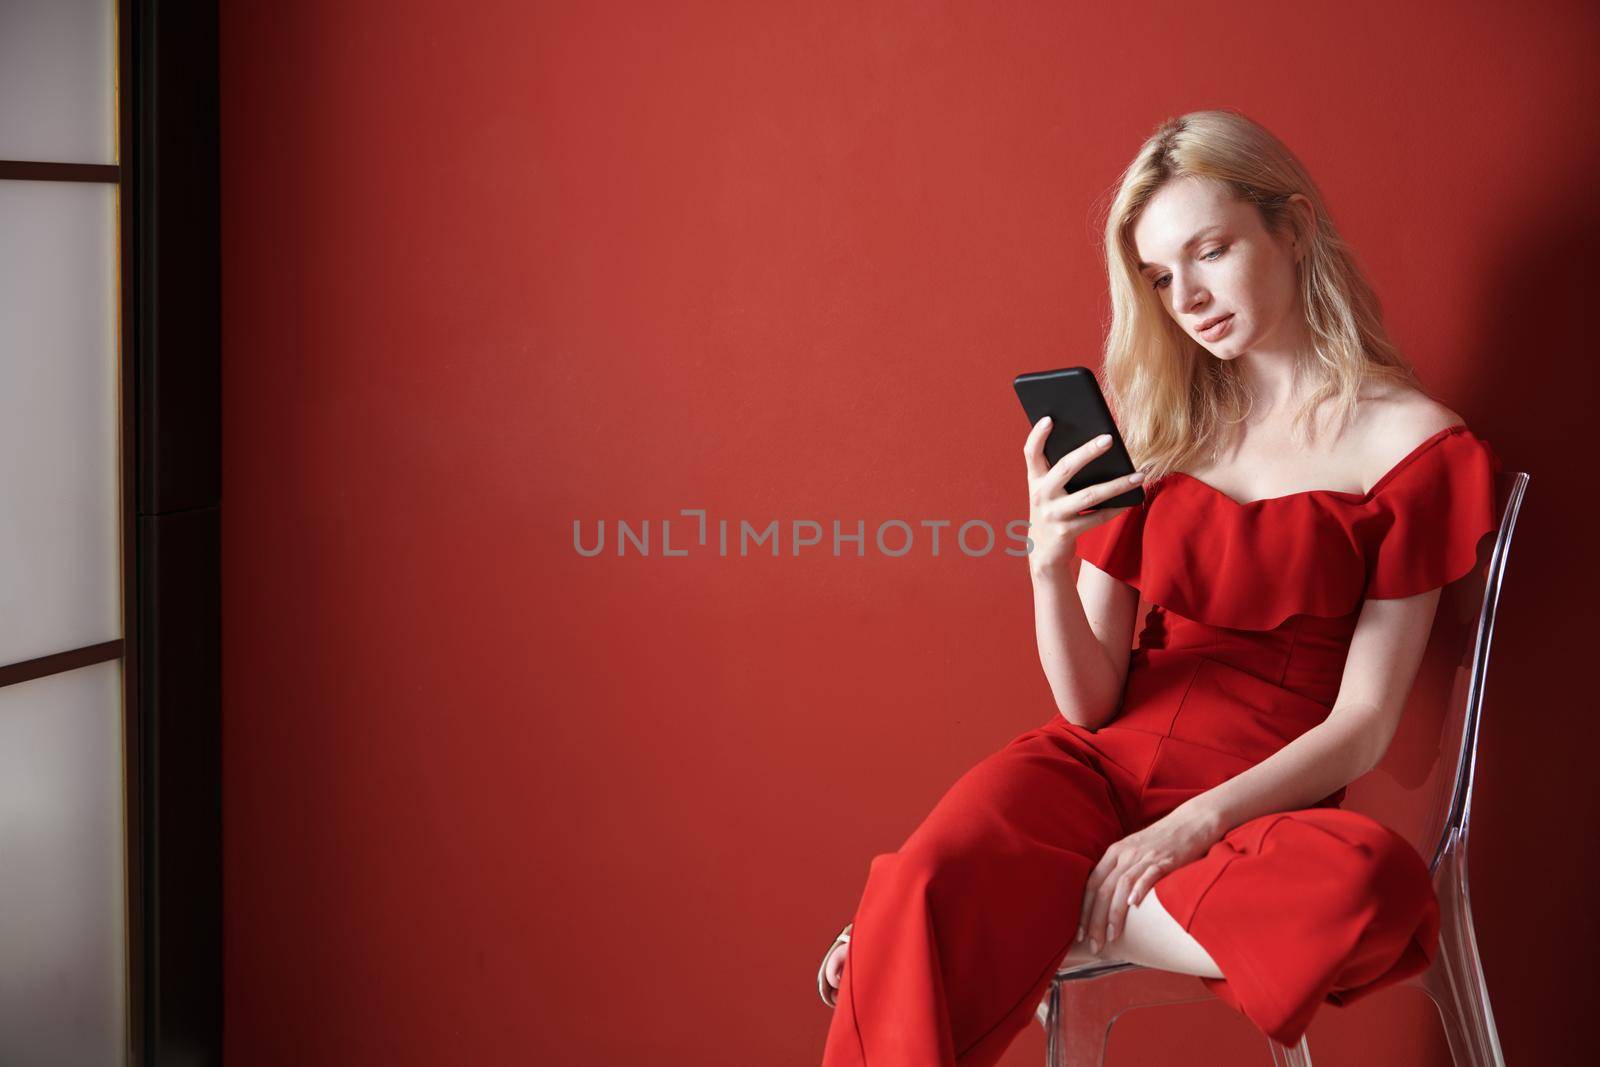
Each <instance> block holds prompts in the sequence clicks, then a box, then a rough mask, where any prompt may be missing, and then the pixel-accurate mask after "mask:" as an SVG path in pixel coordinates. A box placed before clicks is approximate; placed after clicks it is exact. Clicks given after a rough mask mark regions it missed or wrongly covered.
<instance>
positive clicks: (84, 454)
mask: <svg viewBox="0 0 1600 1067" xmlns="http://www.w3.org/2000/svg"><path fill="white" fill-rule="evenodd" d="M5 2H6V0H0V5H3V4H4V3H5ZM115 226H116V190H115V188H114V187H112V186H106V185H96V184H91V183H86V182H18V181H0V663H15V662H18V661H20V660H25V659H33V658H34V657H36V656H43V655H47V654H49V653H51V652H60V651H62V650H64V649H69V648H80V647H82V646H84V645H92V644H98V643H99V642H101V641H109V640H113V639H115V638H118V637H121V636H122V626H121V619H120V611H121V579H120V577H119V570H120V568H119V557H118V551H119V537H118V535H119V533H120V530H119V522H118V514H119V506H118V501H117V490H118V485H119V481H120V479H119V470H118V466H117V464H118V452H119V441H118V430H117V417H118V416H117V397H118V392H119V390H118V387H117V352H116V323H117V317H116V233H115Z"/></svg>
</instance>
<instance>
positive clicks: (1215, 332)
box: [1200, 313, 1233, 341]
mask: <svg viewBox="0 0 1600 1067" xmlns="http://www.w3.org/2000/svg"><path fill="white" fill-rule="evenodd" d="M1232 322H1233V315H1232V314H1231V313H1230V314H1229V315H1228V316H1227V317H1226V318H1224V319H1223V320H1222V321H1221V322H1218V323H1216V324H1215V325H1213V326H1211V327H1209V328H1207V329H1204V330H1201V331H1200V336H1201V337H1204V338H1205V339H1206V340H1207V341H1215V340H1216V339H1217V338H1219V337H1221V336H1222V335H1223V334H1225V333H1227V332H1228V326H1229V325H1230V324H1232Z"/></svg>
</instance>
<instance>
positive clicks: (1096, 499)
mask: <svg viewBox="0 0 1600 1067" xmlns="http://www.w3.org/2000/svg"><path fill="white" fill-rule="evenodd" d="M1050 426H1051V419H1050V416H1048V415H1046V416H1045V417H1044V418H1042V419H1040V420H1039V421H1038V422H1036V423H1034V424H1033V429H1032V431H1030V432H1029V434H1028V441H1027V443H1026V444H1025V445H1023V448H1022V453H1023V456H1024V458H1026V460H1027V462H1028V537H1029V539H1030V540H1031V541H1032V542H1033V548H1032V550H1031V551H1030V552H1029V553H1028V566H1029V567H1030V568H1032V569H1033V570H1034V571H1035V572H1040V571H1053V570H1056V569H1058V568H1060V567H1061V566H1062V565H1063V564H1065V563H1066V562H1067V561H1068V560H1070V559H1071V558H1072V554H1073V550H1074V549H1075V548H1076V547H1077V544H1078V537H1079V535H1081V534H1083V533H1084V532H1086V531H1088V530H1092V529H1094V528H1095V527H1096V526H1099V525H1100V524H1101V523H1105V522H1110V521H1111V520H1112V519H1114V518H1116V517H1117V516H1118V515H1121V514H1122V513H1123V512H1124V511H1127V510H1128V509H1127V508H1126V507H1120V508H1101V509H1100V510H1098V511H1091V512H1089V513H1088V514H1087V515H1079V514H1078V512H1080V511H1082V510H1083V509H1084V508H1088V507H1092V506H1094V505H1095V504H1098V503H1100V502H1101V501H1103V500H1110V499H1111V498H1112V497H1115V496H1121V495H1122V494H1123V493H1126V492H1127V491H1128V490H1129V489H1132V488H1133V487H1134V486H1136V485H1138V484H1139V483H1140V482H1141V481H1143V480H1144V472H1143V471H1134V472H1133V473H1132V474H1127V475H1123V476H1122V477H1120V478H1113V479H1111V480H1110V481H1108V482H1097V483H1095V484H1094V485H1089V486H1085V487H1084V488H1082V489H1079V490H1078V491H1077V492H1075V493H1069V492H1067V482H1068V480H1069V479H1071V478H1072V476H1073V475H1075V474H1077V473H1078V471H1080V470H1082V469H1083V468H1084V467H1085V466H1087V465H1088V464H1089V461H1090V460H1092V459H1094V458H1095V457H1096V456H1098V455H1100V454H1101V453H1102V452H1104V451H1105V450H1106V449H1108V448H1110V447H1111V435H1110V434H1102V435H1101V436H1100V437H1097V438H1094V439H1092V440H1090V441H1088V442H1086V443H1084V444H1082V445H1079V446H1078V447H1077V448H1075V449H1073V450H1072V451H1071V452H1068V453H1067V454H1066V455H1064V456H1062V457H1061V459H1060V460H1058V461H1057V462H1056V464H1055V466H1050V465H1049V464H1048V463H1047V461H1046V460H1045V458H1044V442H1045V438H1047V437H1049V436H1050Z"/></svg>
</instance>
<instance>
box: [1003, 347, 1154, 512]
mask: <svg viewBox="0 0 1600 1067" xmlns="http://www.w3.org/2000/svg"><path fill="white" fill-rule="evenodd" d="M1011 385H1012V387H1013V388H1014V389H1016V391H1017V399H1018V400H1020V401H1022V410H1023V411H1025V412H1027V413H1028V425H1029V426H1033V425H1035V424H1036V423H1038V421H1039V420H1040V419H1042V418H1044V417H1045V416H1046V415H1048V416H1050V419H1051V422H1052V425H1051V427H1050V436H1049V437H1047V438H1046V439H1045V442H1044V458H1045V461H1046V462H1047V463H1049V464H1050V465H1051V466H1054V465H1055V464H1056V463H1057V462H1058V461H1059V460H1060V459H1061V457H1062V456H1064V455H1066V454H1067V453H1068V452H1071V451H1072V450H1073V449H1074V448H1077V447H1078V446H1079V445H1082V444H1085V443H1087V442H1088V441H1089V440H1090V439H1091V438H1095V437H1099V436H1100V435H1101V434H1103V433H1108V434H1110V435H1111V447H1110V448H1108V449H1106V450H1105V451H1104V452H1102V453H1100V454H1099V455H1098V456H1096V457H1095V458H1094V459H1091V460H1090V461H1089V462H1088V463H1087V464H1085V465H1084V467H1083V469H1082V470H1080V471H1078V473H1077V474H1074V475H1073V476H1072V477H1071V478H1069V479H1067V492H1069V493H1075V492H1077V491H1078V490H1079V489H1086V488H1088V487H1089V486H1091V485H1099V484H1100V483H1101V482H1109V481H1110V480H1111V479H1113V478H1120V477H1122V476H1123V475H1125V474H1132V473H1133V471H1134V466H1133V460H1132V459H1131V458H1129V456H1128V449H1127V448H1126V447H1125V446H1124V445H1123V443H1122V434H1120V433H1118V432H1117V424H1116V422H1115V420H1113V419H1112V418H1111V409H1110V408H1109V407H1107V406H1106V398H1105V396H1104V395H1103V394H1102V393H1101V392H1100V383H1099V382H1098V381H1097V380H1096V379H1095V376H1094V372H1093V371H1091V370H1090V369H1089V368H1088V367H1064V368H1062V369H1061V370H1044V371H1033V372H1031V373H1028V374H1019V375H1017V376H1016V378H1014V379H1012V382H1011ZM1142 503H1144V487H1143V486H1142V485H1136V486H1134V487H1133V488H1132V489H1129V490H1128V491H1127V492H1126V493H1123V494H1121V495H1120V496H1114V497H1112V498H1111V499H1110V500H1106V501H1102V502H1101V503H1099V504H1095V505H1093V506H1091V507H1089V508H1086V509H1085V510H1087V511H1099V510H1100V509H1101V508H1122V507H1133V506H1135V505H1138V504H1142Z"/></svg>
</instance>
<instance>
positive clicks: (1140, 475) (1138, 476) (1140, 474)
mask: <svg viewBox="0 0 1600 1067" xmlns="http://www.w3.org/2000/svg"><path fill="white" fill-rule="evenodd" d="M1128 481H1130V482H1142V481H1144V471H1134V472H1133V473H1132V474H1130V475H1128Z"/></svg>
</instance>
